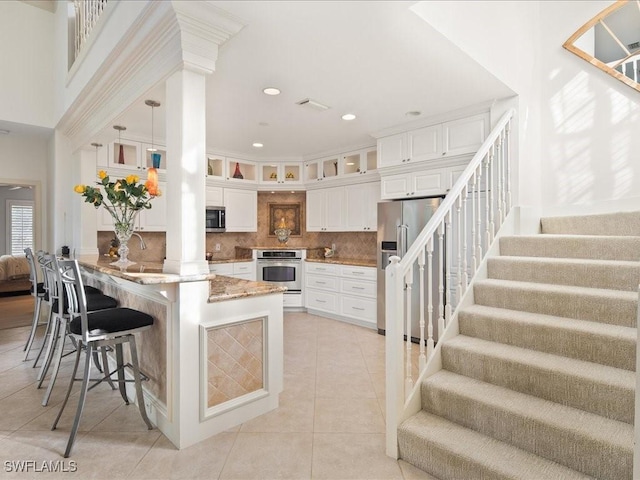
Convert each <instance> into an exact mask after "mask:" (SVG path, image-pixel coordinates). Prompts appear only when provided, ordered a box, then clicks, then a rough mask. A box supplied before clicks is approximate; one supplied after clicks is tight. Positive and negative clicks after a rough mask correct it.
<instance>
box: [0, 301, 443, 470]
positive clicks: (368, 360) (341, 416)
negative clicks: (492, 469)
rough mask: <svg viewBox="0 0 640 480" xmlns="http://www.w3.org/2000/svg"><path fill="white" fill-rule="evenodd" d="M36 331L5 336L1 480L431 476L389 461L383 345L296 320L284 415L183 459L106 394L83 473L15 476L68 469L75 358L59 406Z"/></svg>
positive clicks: (89, 414) (80, 442)
mask: <svg viewBox="0 0 640 480" xmlns="http://www.w3.org/2000/svg"><path fill="white" fill-rule="evenodd" d="M27 333H28V332H27V329H26V328H24V327H23V328H12V329H7V330H0V412H2V414H0V460H2V465H0V478H20V479H27V478H37V479H41V478H42V479H44V478H51V477H56V478H59V477H61V478H82V479H87V478H98V479H119V478H130V479H195V478H201V479H336V480H337V479H362V480H368V479H380V480H383V479H412V480H420V479H431V477H429V476H427V475H426V474H424V473H423V472H422V471H420V470H417V469H415V468H413V467H412V466H411V465H408V464H406V463H404V462H402V461H400V462H396V461H395V460H393V459H391V458H389V457H387V456H386V455H385V454H384V428H385V426H384V413H383V411H384V394H385V390H384V337H381V336H379V335H378V334H377V333H376V332H374V331H373V330H369V329H365V328H361V327H356V326H353V325H349V324H345V323H341V322H338V321H334V320H330V319H325V318H321V317H317V316H314V315H309V314H306V313H287V314H286V315H285V328H284V345H285V351H284V358H285V362H284V365H285V367H284V391H283V393H282V394H281V396H280V407H279V408H278V409H277V410H274V411H272V412H269V413H267V414H266V415H262V416H261V417H258V418H255V419H253V420H251V421H249V422H246V423H244V424H242V425H240V426H239V427H236V428H234V429H232V430H230V431H227V432H223V433H221V434H219V435H216V436H214V437H212V438H210V439H208V440H205V441H203V442H201V443H199V444H197V445H194V446H192V447H189V448H186V449H183V450H177V449H176V448H175V447H174V446H173V445H172V444H171V443H170V442H169V441H168V440H167V439H166V437H164V435H162V434H161V433H160V432H159V431H158V430H153V431H148V430H146V428H145V425H144V423H143V422H142V420H141V418H140V416H139V413H138V411H137V409H136V407H135V406H134V405H131V406H125V405H124V404H123V403H122V399H121V398H120V395H119V393H117V392H114V391H111V390H110V389H109V388H108V387H107V386H106V385H105V386H99V387H98V388H96V389H94V390H93V391H91V392H90V393H89V395H88V397H87V407H86V409H85V413H84V416H83V421H82V423H81V425H80V432H79V434H78V438H77V440H76V444H75V446H74V450H73V452H72V455H71V458H69V459H68V460H66V462H65V464H64V466H65V467H67V468H70V466H71V464H70V463H69V462H70V461H73V462H75V465H76V467H77V471H76V472H75V473H64V472H62V473H61V472H58V473H40V472H38V473H36V472H33V471H32V472H31V473H22V472H21V473H16V472H11V471H9V470H10V468H9V467H8V465H15V464H7V462H12V461H13V462H15V461H20V460H33V461H35V462H37V466H38V467H39V469H40V470H42V466H43V462H46V461H59V460H63V459H62V456H61V452H62V451H63V450H64V447H65V445H66V441H67V438H68V432H69V428H70V425H71V419H72V415H73V413H74V406H75V404H74V403H70V407H71V408H67V409H66V411H65V415H64V416H63V420H62V421H61V423H60V425H59V426H58V429H57V430H56V431H51V430H50V425H51V423H52V421H53V419H54V418H55V415H56V414H57V412H58V409H59V405H60V402H61V400H62V396H63V393H64V388H65V384H66V378H68V376H67V375H68V374H69V373H70V372H69V363H70V361H71V357H68V358H67V359H65V363H66V366H65V370H63V372H62V373H61V376H60V380H61V381H60V382H59V384H58V385H56V388H55V389H54V393H53V396H52V399H51V402H50V404H49V406H48V407H42V406H41V405H40V402H41V399H42V394H43V391H42V390H37V389H36V387H35V383H34V382H35V377H36V374H37V371H36V370H35V369H32V368H31V363H28V364H27V363H24V362H23V361H22V347H23V345H24V341H25V339H26V336H27Z"/></svg>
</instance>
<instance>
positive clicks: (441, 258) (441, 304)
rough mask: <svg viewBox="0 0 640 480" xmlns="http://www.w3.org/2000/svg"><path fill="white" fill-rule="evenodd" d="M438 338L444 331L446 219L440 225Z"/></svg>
mask: <svg viewBox="0 0 640 480" xmlns="http://www.w3.org/2000/svg"><path fill="white" fill-rule="evenodd" d="M438 250H439V251H438V257H439V262H438V338H440V335H442V332H444V269H445V264H444V221H443V222H441V223H440V225H438Z"/></svg>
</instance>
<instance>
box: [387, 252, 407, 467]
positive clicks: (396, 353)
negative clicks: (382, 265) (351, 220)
mask: <svg viewBox="0 0 640 480" xmlns="http://www.w3.org/2000/svg"><path fill="white" fill-rule="evenodd" d="M389 261H390V263H389V265H388V266H387V268H386V269H385V285H386V287H385V318H386V325H385V330H386V338H385V349H386V390H387V393H386V411H387V412H386V413H387V419H386V433H387V435H386V444H387V455H388V456H390V457H392V458H398V424H399V422H400V419H401V418H402V409H403V406H404V388H403V380H404V374H403V356H402V355H403V352H402V340H403V335H404V332H403V323H402V318H403V296H402V291H403V275H402V269H401V267H400V265H399V264H398V262H399V261H400V257H396V256H393V257H391V258H390V259H389Z"/></svg>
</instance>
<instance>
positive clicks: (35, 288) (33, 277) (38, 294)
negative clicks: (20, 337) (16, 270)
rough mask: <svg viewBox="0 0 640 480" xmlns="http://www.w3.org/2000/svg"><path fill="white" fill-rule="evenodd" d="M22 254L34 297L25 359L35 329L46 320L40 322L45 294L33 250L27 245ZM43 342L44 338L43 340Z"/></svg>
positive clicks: (34, 335)
mask: <svg viewBox="0 0 640 480" xmlns="http://www.w3.org/2000/svg"><path fill="white" fill-rule="evenodd" d="M24 254H25V256H26V257H27V261H28V262H29V280H30V281H31V296H32V297H33V298H34V299H35V301H36V304H35V307H34V309H33V321H32V322H31V332H30V333H29V338H28V339H27V343H26V344H25V345H24V351H25V352H26V353H25V355H24V361H25V362H26V361H27V358H28V357H29V352H30V351H31V347H32V345H33V340H34V339H35V338H36V331H37V329H38V327H39V326H41V325H46V322H42V323H40V308H41V306H42V301H43V300H44V296H45V293H46V291H45V289H44V282H38V267H37V266H36V260H35V258H34V256H33V251H32V250H31V248H29V247H27V248H25V249H24ZM43 342H44V340H43Z"/></svg>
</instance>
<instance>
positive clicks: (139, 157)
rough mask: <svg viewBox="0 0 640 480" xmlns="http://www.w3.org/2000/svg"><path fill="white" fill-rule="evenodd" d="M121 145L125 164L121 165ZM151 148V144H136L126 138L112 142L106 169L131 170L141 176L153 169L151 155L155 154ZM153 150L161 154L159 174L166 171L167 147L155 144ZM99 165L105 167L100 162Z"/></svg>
mask: <svg viewBox="0 0 640 480" xmlns="http://www.w3.org/2000/svg"><path fill="white" fill-rule="evenodd" d="M120 145H122V153H123V159H124V163H119V159H120ZM151 148H152V147H151V144H150V143H141V142H134V141H131V140H125V139H124V138H123V139H121V140H120V141H119V142H118V141H117V140H116V141H114V142H111V143H110V144H109V148H108V151H109V152H108V155H107V165H106V167H107V168H109V169H119V170H131V171H132V172H133V171H135V172H136V173H137V174H138V175H141V172H144V171H145V170H147V169H148V168H151V167H153V163H152V161H151V153H153V152H152V151H151ZM153 148H155V153H158V154H160V167H159V168H158V172H164V171H166V168H167V149H166V147H164V146H162V145H155V144H154V145H153ZM98 158H100V157H98ZM98 165H99V166H104V165H101V162H100V161H99V162H98ZM108 173H109V172H108Z"/></svg>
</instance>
